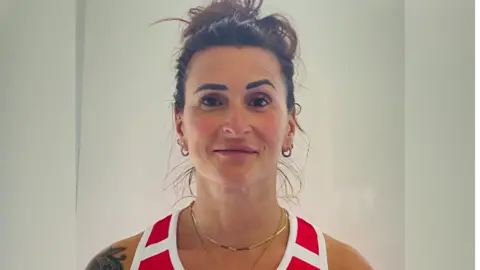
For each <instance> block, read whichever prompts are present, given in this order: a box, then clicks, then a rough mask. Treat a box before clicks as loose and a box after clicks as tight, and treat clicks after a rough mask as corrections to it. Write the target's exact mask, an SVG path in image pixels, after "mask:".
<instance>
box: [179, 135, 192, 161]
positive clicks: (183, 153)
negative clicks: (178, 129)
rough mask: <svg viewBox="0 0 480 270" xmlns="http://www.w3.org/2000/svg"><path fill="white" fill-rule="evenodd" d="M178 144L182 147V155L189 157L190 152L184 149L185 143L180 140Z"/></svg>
mask: <svg viewBox="0 0 480 270" xmlns="http://www.w3.org/2000/svg"><path fill="white" fill-rule="evenodd" d="M177 144H178V145H179V146H180V153H181V154H182V156H184V157H186V156H188V154H189V152H188V151H185V150H184V149H183V148H184V143H183V141H182V139H180V138H178V139H177Z"/></svg>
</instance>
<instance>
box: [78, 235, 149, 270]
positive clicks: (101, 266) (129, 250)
mask: <svg viewBox="0 0 480 270" xmlns="http://www.w3.org/2000/svg"><path fill="white" fill-rule="evenodd" d="M142 235H143V233H140V234H137V235H135V236H132V237H130V238H127V239H124V240H121V241H119V242H116V243H115V244H113V245H111V246H109V247H107V248H106V249H104V250H102V251H100V252H99V253H98V254H97V255H95V257H93V258H92V260H90V262H89V263H88V265H87V267H86V268H85V270H129V269H130V266H131V264H132V261H133V257H134V256H135V251H136V250H137V246H138V242H139V241H140V239H141V238H142Z"/></svg>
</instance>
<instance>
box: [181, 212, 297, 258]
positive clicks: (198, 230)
mask: <svg viewBox="0 0 480 270" xmlns="http://www.w3.org/2000/svg"><path fill="white" fill-rule="evenodd" d="M193 204H194V202H192V203H191V204H190V214H191V216H192V220H193V225H194V226H195V230H196V231H197V233H198V235H199V236H200V237H201V238H203V239H206V240H208V241H210V242H212V243H213V244H215V245H217V246H219V247H221V248H224V249H228V250H231V251H245V250H252V249H255V248H258V247H260V246H262V245H264V244H266V243H268V242H270V241H271V240H272V239H273V238H275V237H277V236H278V235H279V234H281V233H282V232H283V231H284V230H285V229H286V228H287V225H288V213H287V211H286V210H285V209H282V213H283V215H282V216H283V218H284V219H285V222H284V225H283V226H282V227H281V228H280V229H278V230H277V231H276V232H275V233H273V234H272V235H270V236H269V237H267V238H266V239H265V240H263V241H260V242H258V243H256V244H253V245H250V246H246V247H240V248H236V247H232V246H228V245H223V244H220V243H218V242H217V241H215V239H213V238H210V237H208V236H206V235H203V234H202V233H201V231H200V229H199V227H198V223H197V218H196V216H195V213H194V212H193Z"/></svg>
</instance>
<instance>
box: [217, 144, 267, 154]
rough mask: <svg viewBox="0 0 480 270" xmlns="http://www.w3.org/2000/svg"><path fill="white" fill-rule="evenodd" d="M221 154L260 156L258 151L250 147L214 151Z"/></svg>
mask: <svg viewBox="0 0 480 270" xmlns="http://www.w3.org/2000/svg"><path fill="white" fill-rule="evenodd" d="M213 152H215V153H219V154H258V151H257V150H255V149H253V148H251V147H248V146H238V147H225V148H218V149H215V150H213Z"/></svg>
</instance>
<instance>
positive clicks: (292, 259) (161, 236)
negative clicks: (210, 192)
mask: <svg viewBox="0 0 480 270" xmlns="http://www.w3.org/2000/svg"><path fill="white" fill-rule="evenodd" d="M179 213H180V212H179V211H178V212H175V213H173V214H171V215H169V216H167V217H165V218H163V219H162V220H160V221H158V222H157V223H155V224H154V225H153V226H151V227H149V228H147V229H146V230H145V231H144V233H143V236H142V239H141V240H140V242H139V243H138V247H137V250H136V251H135V256H134V258H133V262H132V266H131V268H130V269H131V270H159V269H161V270H184V268H183V266H182V263H181V262H180V257H179V255H178V250H177V222H178V216H179ZM289 219H290V220H289V221H290V235H289V238H288V244H287V248H286V250H285V255H284V256H283V259H282V261H281V262H280V265H279V266H278V268H277V270H328V264H327V253H326V252H327V250H326V246H325V238H324V235H323V233H322V232H320V231H318V230H317V229H316V228H315V226H313V225H311V224H310V223H308V222H307V221H305V220H303V219H301V218H299V217H296V216H294V215H293V214H292V213H289Z"/></svg>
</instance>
